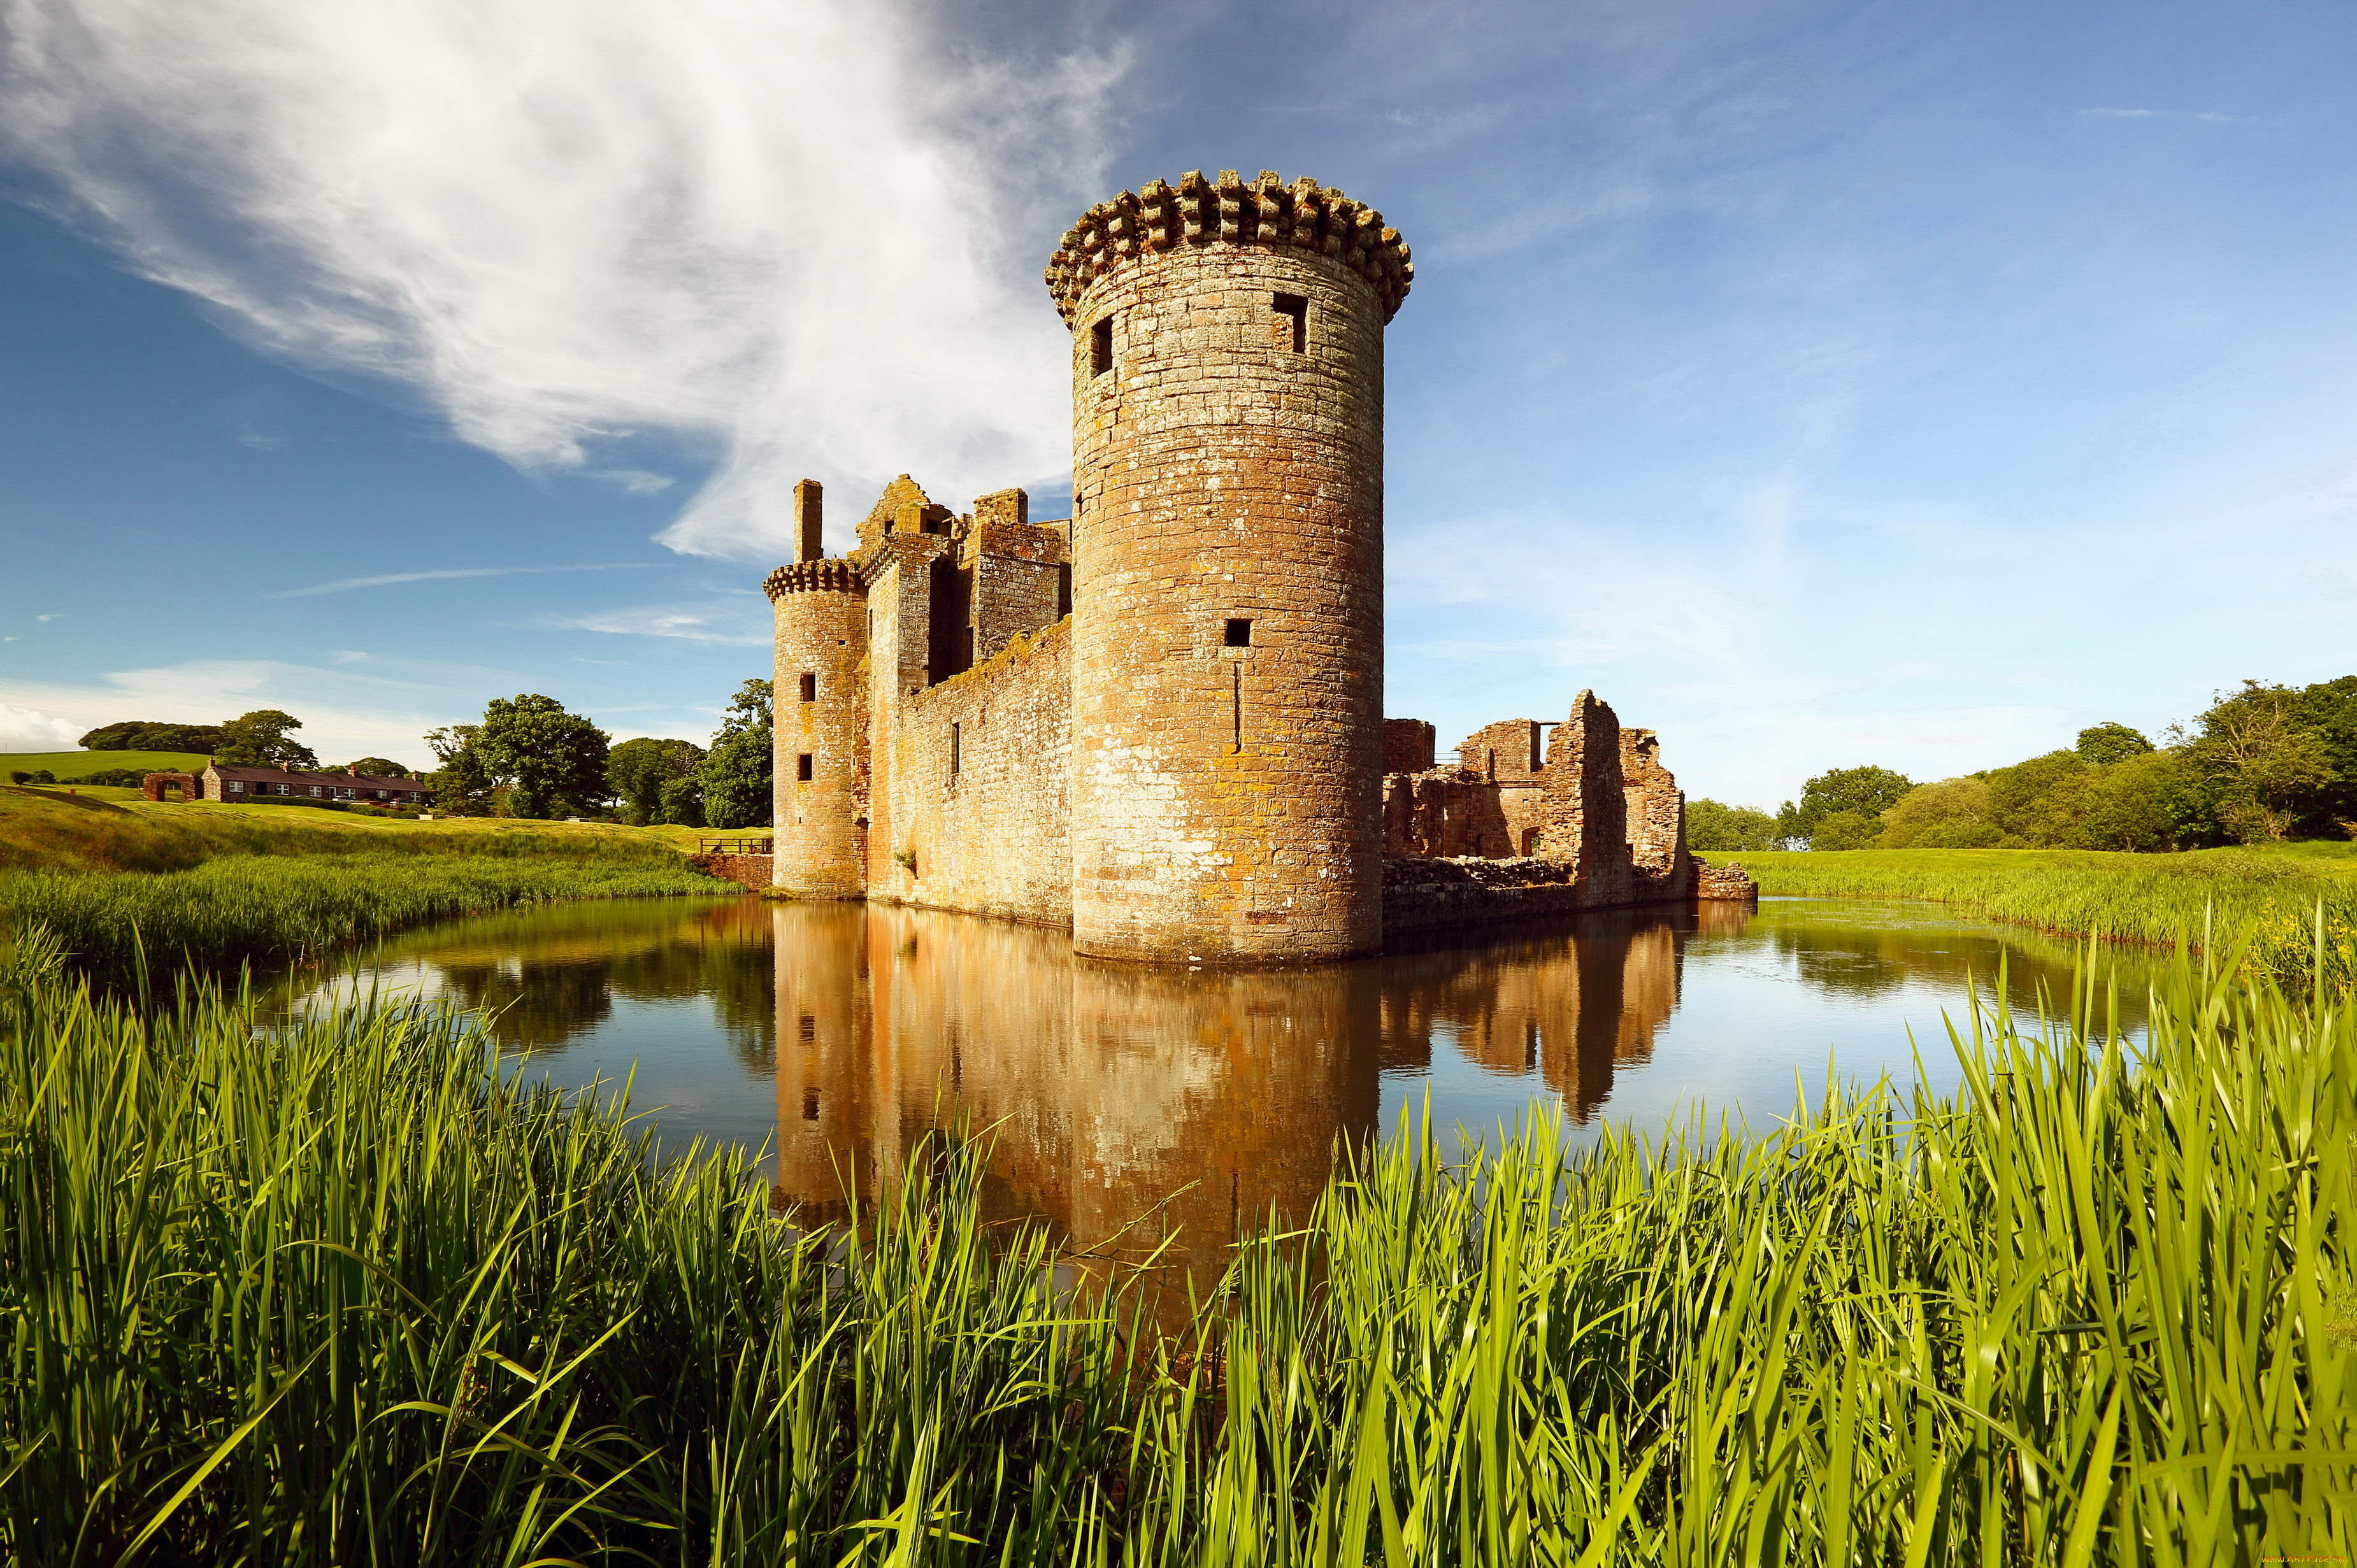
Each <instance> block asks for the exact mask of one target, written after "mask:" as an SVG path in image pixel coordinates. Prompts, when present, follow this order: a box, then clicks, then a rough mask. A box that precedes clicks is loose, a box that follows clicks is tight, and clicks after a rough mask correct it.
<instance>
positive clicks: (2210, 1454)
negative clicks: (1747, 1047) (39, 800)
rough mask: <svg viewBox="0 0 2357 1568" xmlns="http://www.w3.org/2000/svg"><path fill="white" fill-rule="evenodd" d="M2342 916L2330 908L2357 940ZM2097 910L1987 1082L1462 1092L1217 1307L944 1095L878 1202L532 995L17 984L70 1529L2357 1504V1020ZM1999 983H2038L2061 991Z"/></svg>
mask: <svg viewBox="0 0 2357 1568" xmlns="http://www.w3.org/2000/svg"><path fill="white" fill-rule="evenodd" d="M2318 940H2320V938H2319V939H2318ZM2242 976H2243V971H2242V968H2241V965H2240V961H2239V955H2237V954H2234V953H2233V952H2231V951H2225V952H2220V953H2217V954H2214V955H2213V956H2212V958H2211V959H2210V960H2209V961H2207V962H2206V963H2204V964H2201V965H2194V964H2190V963H2180V964H2179V966H2177V967H2176V968H2175V969H2174V970H2173V971H2172V972H2171V973H2170V976H2169V979H2168V981H2167V983H2165V984H2164V985H2162V986H2161V987H2159V988H2158V991H2157V992H2156V993H2155V995H2154V996H2153V998H2152V1005H2151V1008H2150V1012H2149V1018H2150V1023H2149V1026H2148V1032H2147V1035H2146V1036H2144V1037H2143V1038H2142V1039H2140V1040H2138V1041H2136V1042H2133V1043H2132V1042H2130V1041H2129V1040H2127V1039H2126V1038H2125V1037H2124V1036H2122V1034H2121V1032H2120V1031H2119V1029H2118V1028H2117V1027H2116V1026H2115V1023H2114V1020H2115V1016H2116V1010H2115V1005H2114V1003H2113V999H2112V998H2111V997H2110V996H2109V994H2108V993H2107V992H2106V991H2105V989H2104V985H2103V983H2102V982H2101V980H2100V972H2099V971H2098V970H2097V969H2096V968H2095V965H2094V955H2093V951H2092V950H2091V954H2090V965H2089V970H2088V972H2087V976H2086V977H2085V978H2084V979H2083V983H2082V984H2081V985H2080V986H2079V988H2078V989H2077V990H2076V991H2075V992H2074V993H2073V994H2072V996H2070V997H2068V998H2059V999H2057V1002H2056V1004H2055V1009H2054V1013H2053V1015H2051V1016H2039V1017H2022V1016H2017V1015H2013V1014H2010V1013H2008V1012H2007V1011H2006V1010H2005V1008H2004V1005H2003V1004H2002V1002H2001V1001H2000V1002H1998V1003H1996V1004H1988V1005H1981V1004H1972V1005H1970V1006H1968V1007H1967V1009H1966V1010H1965V1012H1964V1017H1963V1020H1962V1021H1961V1022H1960V1023H1959V1024H1958V1025H1957V1026H1955V1027H1954V1028H1953V1030H1952V1031H1951V1036H1950V1039H1949V1041H1948V1042H1947V1044H1948V1046H1949V1048H1951V1049H1953V1051H1954V1052H1955V1053H1956V1055H1957V1058H1958V1059H1959V1062H1960V1066H1961V1069H1962V1083H1961V1085H1960V1087H1959V1088H1958V1089H1957V1090H1955V1091H1954V1092H1953V1094H1948V1095H1943V1096H1934V1095H1932V1094H1930V1093H1928V1092H1925V1091H1923V1090H1920V1089H1918V1090H1912V1091H1910V1092H1908V1093H1906V1094H1904V1095H1902V1094H1900V1093H1898V1092H1897V1091H1895V1090H1892V1089H1891V1088H1890V1087H1889V1086H1888V1085H1883V1086H1877V1087H1874V1088H1872V1089H1870V1090H1864V1091H1853V1090H1844V1089H1840V1088H1835V1089H1832V1090H1828V1091H1827V1093H1826V1094H1825V1095H1824V1098H1823V1099H1822V1100H1820V1101H1817V1102H1816V1103H1814V1104H1812V1105H1809V1106H1806V1107H1803V1109H1802V1110H1800V1111H1799V1112H1796V1113H1795V1114H1794V1116H1793V1117H1792V1119H1791V1120H1790V1121H1788V1122H1784V1123H1783V1124H1781V1125H1780V1126H1777V1127H1775V1128H1774V1129H1772V1130H1770V1131H1769V1132H1766V1133H1749V1132H1746V1131H1742V1130H1738V1129H1729V1128H1727V1127H1723V1126H1722V1127H1717V1128H1707V1127H1706V1126H1704V1125H1703V1124H1701V1123H1700V1122H1695V1123H1693V1124H1689V1125H1688V1126H1686V1127H1684V1128H1683V1129H1677V1130H1673V1131H1671V1132H1668V1133H1663V1134H1662V1135H1660V1136H1658V1137H1654V1136H1648V1135H1645V1134H1641V1133H1639V1132H1637V1131H1635V1130H1633V1129H1626V1128H1624V1129H1620V1130H1618V1131H1616V1132H1614V1133H1611V1134H1610V1135H1609V1136H1608V1137H1606V1138H1604V1139H1603V1140H1601V1141H1599V1142H1598V1143H1596V1144H1591V1145H1589V1146H1587V1147H1585V1148H1580V1149H1574V1148H1572V1147H1571V1146H1570V1145H1569V1144H1568V1143H1567V1141H1566V1137H1565V1135H1564V1130H1563V1128H1562V1126H1561V1125H1560V1123H1559V1122H1558V1121H1557V1120H1556V1119H1555V1118H1554V1117H1552V1116H1550V1115H1545V1114H1534V1116H1533V1117H1532V1118H1531V1119H1530V1120H1529V1121H1528V1122H1525V1123H1524V1124H1523V1126H1522V1127H1520V1128H1519V1129H1518V1130H1516V1131H1515V1132H1514V1133H1512V1135H1511V1136H1507V1137H1503V1138H1501V1140H1500V1142H1499V1143H1498V1144H1497V1146H1496V1147H1495V1149H1494V1150H1490V1151H1483V1150H1477V1151H1474V1152H1472V1153H1470V1154H1468V1155H1461V1156H1459V1155H1454V1154H1445V1153H1444V1150H1449V1149H1453V1147H1454V1145H1453V1144H1452V1143H1451V1141H1450V1140H1449V1138H1448V1135H1447V1134H1445V1133H1437V1132H1436V1131H1435V1130H1434V1129H1433V1128H1431V1127H1430V1126H1429V1125H1428V1124H1410V1125H1408V1126H1405V1127H1404V1128H1403V1130H1402V1133H1401V1135H1400V1137H1398V1138H1397V1139H1395V1140H1394V1141H1393V1142H1392V1143H1390V1144H1387V1145H1386V1146H1384V1147H1383V1148H1382V1149H1380V1150H1377V1151H1374V1152H1372V1153H1370V1154H1367V1155H1360V1156H1351V1157H1348V1158H1346V1159H1345V1161H1344V1163H1343V1164H1342V1165H1341V1166H1340V1168H1339V1169H1338V1170H1337V1172H1336V1174H1335V1176H1334V1177H1333V1179H1332V1181H1331V1182H1330V1183H1329V1187H1328V1188H1327V1190H1326V1193H1325V1194H1324V1196H1323V1197H1322V1198H1321V1200H1320V1201H1319V1203H1318V1206H1317V1208H1316V1210H1315V1212H1313V1213H1312V1214H1310V1215H1308V1216H1304V1217H1300V1218H1299V1219H1298V1220H1297V1222H1286V1221H1284V1220H1283V1219H1281V1218H1280V1217H1272V1218H1271V1219H1270V1222H1269V1224H1268V1225H1267V1226H1266V1227H1265V1230H1263V1232H1262V1233H1261V1234H1259V1235H1258V1236H1256V1237H1255V1238H1254V1239H1253V1240H1250V1241H1249V1242H1247V1243H1246V1244H1244V1245H1243V1246H1242V1247H1240V1248H1239V1249H1238V1251H1237V1256H1236V1259H1235V1262H1234V1264H1233V1266H1232V1269H1231V1270H1230V1272H1229V1273H1228V1275H1227V1277H1226V1279H1225V1280H1224V1282H1223V1283H1222V1285H1221V1287H1220V1288H1219V1289H1218V1290H1217V1291H1216V1292H1215V1293H1214V1294H1212V1295H1211V1297H1210V1298H1209V1299H1207V1300H1205V1301H1203V1302H1201V1303H1200V1304H1199V1305H1198V1307H1197V1309H1196V1310H1195V1311H1194V1313H1193V1315H1192V1320H1191V1325H1190V1326H1188V1327H1187V1328H1185V1329H1184V1330H1183V1331H1181V1332H1179V1333H1177V1334H1174V1335H1169V1336H1163V1335H1159V1334H1157V1333H1155V1332H1153V1331H1151V1330H1150V1329H1149V1327H1148V1324H1149V1323H1150V1322H1152V1321H1153V1320H1152V1319H1151V1318H1150V1317H1149V1316H1146V1315H1145V1314H1144V1313H1142V1312H1141V1311H1140V1310H1138V1302H1137V1299H1136V1298H1135V1296H1133V1295H1130V1294H1125V1293H1126V1292H1127V1291H1128V1290H1129V1289H1132V1288H1135V1282H1134V1281H1133V1282H1131V1283H1130V1284H1129V1285H1118V1284H1117V1285H1116V1286H1115V1287H1114V1289H1113V1290H1112V1291H1111V1293H1110V1294H1103V1295H1100V1294H1092V1293H1085V1292H1082V1293H1075V1292H1071V1291H1067V1290H1062V1289H1060V1288H1058V1280H1059V1275H1058V1273H1057V1272H1056V1269H1055V1265H1056V1263H1057V1262H1058V1261H1059V1260H1058V1259H1057V1257H1056V1254H1055V1251H1054V1249H1053V1248H1052V1246H1051V1245H1050V1244H1049V1241H1048V1240H1047V1239H1046V1238H1045V1237H1044V1236H1043V1235H1042V1234H1041V1233H1040V1232H1039V1231H1037V1230H1013V1231H1006V1232H992V1231H990V1230H986V1229H985V1227H984V1226H983V1224H982V1223H981V1221H980V1219H979V1218H978V1216H979V1213H980V1208H981V1206H980V1202H979V1183H980V1180H981V1175H980V1173H981V1170H982V1168H983V1161H982V1159H981V1158H980V1157H978V1156H977V1155H976V1153H975V1151H974V1150H973V1149H971V1148H967V1147H963V1146H961V1145H959V1144H955V1143H954V1142H951V1143H945V1144H939V1145H936V1146H934V1147H933V1149H932V1150H931V1156H930V1157H929V1158H927V1159H925V1160H921V1161H919V1162H917V1163H916V1164H915V1165H913V1166H912V1168H910V1169H909V1171H908V1172H907V1173H906V1175H905V1176H904V1179H902V1180H901V1181H900V1182H899V1184H898V1185H897V1186H896V1187H895V1188H894V1189H893V1190H892V1191H891V1192H889V1193H888V1194H884V1195H880V1196H879V1197H877V1198H876V1200H875V1202H874V1203H873V1205H872V1206H871V1207H870V1208H868V1209H867V1210H866V1215H867V1218H866V1219H865V1220H863V1221H862V1222H861V1224H860V1225H859V1226H858V1227H857V1228H856V1229H853V1230H797V1229H794V1228H792V1227H791V1225H789V1224H787V1223H785V1222H782V1221H780V1219H778V1218H777V1217H775V1216H773V1215H772V1214H771V1213H770V1210H769V1208H768V1204H767V1200H766V1196H765V1194H764V1192H763V1191H762V1190H761V1189H760V1187H759V1186H758V1185H757V1184H756V1182H755V1181H754V1179H753V1171H752V1168H751V1167H750V1165H748V1162H747V1161H746V1160H745V1159H744V1158H743V1157H742V1156H740V1155H735V1154H732V1153H727V1152H715V1153H712V1154H709V1155H705V1156H704V1157H700V1158H691V1159H687V1160H683V1161H679V1162H676V1163H673V1164H669V1165H662V1166H657V1165H653V1164H652V1163H651V1161H650V1158H649V1154H650V1149H649V1145H648V1144H647V1142H646V1138H645V1135H644V1134H643V1133H640V1132H639V1131H637V1130H635V1128H634V1124H633V1123H631V1122H630V1121H628V1120H627V1118H626V1116H625V1114H624V1113H623V1112H621V1111H620V1110H619V1109H618V1108H617V1107H616V1106H615V1105H614V1103H613V1102H612V1100H611V1098H610V1097H603V1096H575V1097H571V1098H568V1097H565V1096H562V1095H559V1094H557V1093H555V1092H554V1091H553V1090H545V1089H534V1088H532V1087H530V1086H529V1085H528V1083H527V1082H526V1081H525V1080H524V1079H522V1078H520V1077H519V1076H518V1073H517V1071H516V1070H515V1069H501V1068H500V1065H499V1064H498V1062H497V1060H496V1059H495V1058H494V1057H493V1056H492V1055H491V1053H490V1051H489V1050H488V1048H487V1045H486V1042H485V1040H484V1038H483V1036H481V1035H480V1033H479V1032H478V1031H477V1029H476V1027H475V1026H473V1025H471V1024H469V1023H468V1022H467V1021H466V1020H463V1019H459V1018H455V1017H450V1016H447V1015H443V1016H436V1015H416V1014H414V1013H411V1012H405V1011H403V1010H399V1009H395V1008H391V1007H380V1006H365V1005H364V1006H360V1007H355V1008H353V1009H350V1010H349V1011H347V1012H344V1013H340V1014H331V1015H323V1016H320V1017H316V1018H309V1019H306V1020H305V1021H303V1022H301V1023H299V1024H297V1025H295V1026H291V1027H289V1028H287V1029H285V1030H283V1031H280V1032H277V1033H274V1034H261V1033H257V1031H256V1030H255V1028H254V1026H253V1015H252V1013H251V1012H250V1011H249V1010H248V1009H246V1007H245V1006H244V1004H243V1003H242V1000H241V999H240V998H238V997H236V996H233V995H227V994H224V993H221V992H219V991H217V990H212V989H208V988H207V987H205V986H203V985H200V984H195V983H182V985H181V987H180V989H179V990H178V993H177V995H176V998H175V1000H174V1002H173V1003H172V1004H170V1005H169V1006H162V1005H158V1006H155V1007H153V1008H151V1009H150V1010H149V1011H148V1012H147V1013H145V1014H142V1013H139V1012H137V1011H135V1010H134V1009H132V1008H130V1007H128V1006H126V1005H124V1004H121V1003H119V1002H115V1001H111V1000H109V999H107V998H106V997H105V996H103V995H98V994H93V993H91V991H90V990H89V989H88V987H87V986H86V985H83V984H81V983H74V982H70V981H69V980H67V979H66V978H65V977H64V976H63V975H62V973H61V972H59V969H58V967H57V965H56V963H55V950H54V943H53V942H50V941H49V940H48V939H47V938H46V937H43V936H42V935H40V934H39V933H35V934H33V936H32V937H31V938H30V939H28V940H27V943H26V956H24V957H21V958H20V960H19V962H18V964H17V966H16V969H15V970H14V971H13V972H10V973H9V975H8V976H7V978H6V979H5V982H4V983H0V1031H4V1032H5V1046H0V1213H5V1215H6V1217H7V1221H6V1222H7V1227H8V1229H7V1230H6V1232H5V1239H4V1240H0V1308H5V1318H6V1322H7V1325H8V1330H7V1345H8V1350H7V1360H6V1363H5V1374H6V1380H5V1398H0V1550H5V1552H7V1553H9V1554H10V1555H11V1556H12V1558H13V1559H14V1560H16V1561H21V1562H27V1563H117V1562H123V1563H171V1562H183V1561H185V1562H202V1563H215V1562H220V1563H235V1562H261V1561H269V1562H273V1563H314V1562H316V1563H393V1562H400V1563H483V1562H499V1563H517V1564H522V1563H533V1562H559V1561H563V1562H580V1563H593V1562H595V1563H619V1562H623V1561H634V1562H637V1561H655V1562H662V1563H673V1562H677V1563H699V1564H701V1563H731V1564H734V1563H783V1562H812V1563H816V1562H826V1563H983V1562H993V1563H1045V1562H1063V1561H1072V1560H1085V1561H1088V1562H1092V1563H1114V1562H1121V1563H1189V1564H1205V1565H1209V1564H1283V1563H1332V1562H1351V1563H1361V1562H1370V1563H1385V1564H1393V1563H1518V1564H1519V1563H1560V1564H1603V1563H1631V1564H1634V1563H1665V1564H1666V1563H1676V1564H1695V1565H1700V1564H1714V1565H1716V1564H1720V1563H1738V1562H1740V1563H1906V1564H1920V1563H1935V1562H1936V1563H1988V1564H1998V1563H2005V1564H2012V1563H2040V1564H2043V1563H2055V1564H2072V1565H2076V1564H2085V1563H2155V1564H2173V1563H2196V1562H2201V1563H2209V1562H2217V1561H2254V1562H2255V1561H2258V1560H2260V1559H2262V1558H2264V1557H2266V1556H2270V1555H2315V1554H2319V1553H2322V1554H2331V1553H2336V1552H2337V1553H2342V1554H2346V1553H2347V1552H2349V1550H2350V1547H2351V1537H2352V1533H2357V1531H2352V1521H2351V1520H2350V1517H2349V1509H2350V1506H2351V1499H2352V1496H2357V1484H2352V1483H2353V1482H2357V1477H2352V1470H2357V1441H2352V1439H2357V1433H2352V1430H2351V1426H2352V1420H2357V1402H2352V1394H2353V1393H2357V1387H2352V1378H2357V1365H2352V1359H2357V1321H2352V1316H2351V1310H2350V1306H2349V1303H2350V1302H2351V1301H2352V1299H2357V1298H2352V1281H2351V1279H2350V1264H2349V1262H2348V1260H2347V1258H2346V1256H2345V1248H2344V1245H2343V1242H2342V1240H2341V1235H2340V1232H2339V1219H2340V1217H2341V1214H2342V1213H2344V1212H2346V1211H2347V1210H2348V1208H2349V1204H2350V1199H2351V1197H2352V1179H2357V1171H2352V1165H2357V1143H2352V1136H2357V1026H2352V1021H2351V1015H2350V1010H2349V1008H2348V1005H2347V1004H2346V1002H2345V1000H2344V999H2342V998H2341V997H2340V996H2337V995H2335V994H2332V993H2329V992H2327V991H2326V990H2324V989H2323V988H2321V987H2319V988H2317V989H2316V990H2315V991H2314V992H2312V993H2309V994H2305V995H2300V996H2292V995H2287V994H2286V993H2284V992H2283V991H2281V990H2279V989H2278V988H2276V987H2275V986H2273V985H2272V984H2270V983H2266V982H2264V981H2260V982H2256V983H2253V982H2250V981H2248V980H2246V979H2244V978H2243V977H2242ZM1996 994H1997V995H1998V996H1999V997H2001V996H2002V995H2003V994H2004V993H2003V990H2002V988H2001V987H2000V988H1999V989H1998V991H1997V992H1996Z"/></svg>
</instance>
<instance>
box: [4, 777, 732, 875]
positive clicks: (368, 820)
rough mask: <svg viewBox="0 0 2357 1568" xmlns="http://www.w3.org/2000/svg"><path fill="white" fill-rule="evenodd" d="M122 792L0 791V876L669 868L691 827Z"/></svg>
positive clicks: (692, 835)
mask: <svg viewBox="0 0 2357 1568" xmlns="http://www.w3.org/2000/svg"><path fill="white" fill-rule="evenodd" d="M128 793H129V792H127V791H121V790H97V789H84V790H82V791H81V793H79V794H75V795H68V794H66V793H65V792H63V791H62V790H58V789H10V788H7V787H5V786H0V869H16V870H42V871H185V870H188V868H189V867H191V866H195V865H202V864H203V863H204V862H206V861H208V860H211V859H214V858H216V857H218V856H221V855H234V854H274V855H304V854H359V853H375V852H379V851H382V852H386V853H393V854H495V855H502V856H507V855H520V854H550V855H554V856H560V857H570V858H576V859H583V860H637V861H641V862H644V863H646V864H673V865H675V864H677V862H678V860H679V857H680V856H681V855H683V854H693V853H694V849H695V843H696V838H697V835H698V832H699V831H700V830H697V829H694V828H681V827H651V828H630V827H623V826H621V825H619V824H618V823H613V822H516V821H510V820H506V819H501V818H481V817H474V818H441V819H436V821H433V822H405V821H401V820H398V819H395V818H390V817H369V816H362V815H361V814H359V813H357V812H342V811H320V810H318V809H317V808H316V807H309V806H230V805H221V804H219V803H216V802H213V801H210V800H204V801H197V802H193V803H189V804H178V803H158V802H152V801H144V800H136V799H126V798H125V796H126V795H127V794H128Z"/></svg>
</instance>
